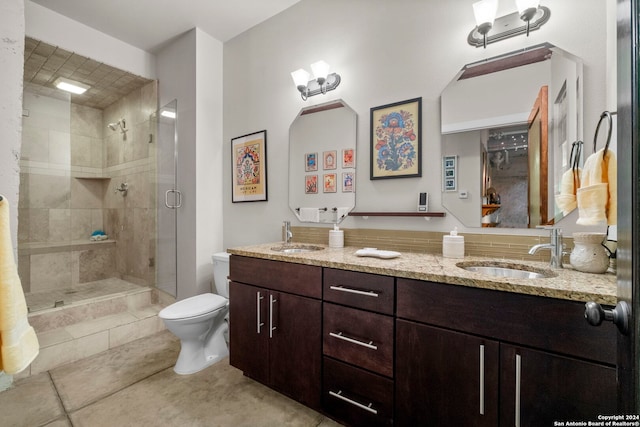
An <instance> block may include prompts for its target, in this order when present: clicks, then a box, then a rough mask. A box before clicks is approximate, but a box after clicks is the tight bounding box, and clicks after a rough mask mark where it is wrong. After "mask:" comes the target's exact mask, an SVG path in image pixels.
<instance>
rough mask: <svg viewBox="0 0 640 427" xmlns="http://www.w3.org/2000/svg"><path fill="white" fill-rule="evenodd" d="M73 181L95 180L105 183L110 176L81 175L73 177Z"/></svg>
mask: <svg viewBox="0 0 640 427" xmlns="http://www.w3.org/2000/svg"><path fill="white" fill-rule="evenodd" d="M74 178H75V179H95V180H103V181H106V180H108V179H111V177H110V176H88V175H87V176H83V175H79V176H74Z"/></svg>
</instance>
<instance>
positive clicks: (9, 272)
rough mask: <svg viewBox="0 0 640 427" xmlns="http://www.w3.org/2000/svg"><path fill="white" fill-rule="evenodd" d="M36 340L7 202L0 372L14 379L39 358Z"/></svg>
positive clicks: (0, 251)
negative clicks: (21, 278)
mask: <svg viewBox="0 0 640 427" xmlns="http://www.w3.org/2000/svg"><path fill="white" fill-rule="evenodd" d="M39 351H40V347H39V344H38V338H37V337H36V333H35V331H34V330H33V328H32V327H31V326H30V325H29V322H28V319H27V303H26V302H25V299H24V293H23V291H22V284H21V283H20V277H18V269H17V267H16V263H15V260H14V257H13V246H12V244H11V230H10V227H9V202H8V201H7V198H6V197H3V198H2V200H1V201H0V370H3V371H4V372H6V373H7V374H10V375H13V374H17V373H18V372H21V371H23V370H24V369H25V368H26V367H28V366H29V365H30V364H31V362H33V360H34V359H35V358H36V356H38V352H39Z"/></svg>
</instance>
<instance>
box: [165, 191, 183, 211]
mask: <svg viewBox="0 0 640 427" xmlns="http://www.w3.org/2000/svg"><path fill="white" fill-rule="evenodd" d="M170 193H173V194H175V195H176V198H175V200H177V203H176V204H175V205H170V204H169V194H170ZM164 205H165V206H166V207H168V208H169V209H177V208H179V207H182V193H181V192H179V191H178V190H167V191H165V193H164Z"/></svg>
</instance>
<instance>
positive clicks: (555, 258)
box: [529, 228, 564, 268]
mask: <svg viewBox="0 0 640 427" xmlns="http://www.w3.org/2000/svg"><path fill="white" fill-rule="evenodd" d="M538 249H549V250H550V251H551V259H550V260H549V266H550V267H552V268H562V256H563V255H564V244H563V243H562V229H560V228H552V229H551V235H550V236H549V243H540V244H538V245H534V246H532V247H531V249H529V255H534V254H535V253H536V252H538Z"/></svg>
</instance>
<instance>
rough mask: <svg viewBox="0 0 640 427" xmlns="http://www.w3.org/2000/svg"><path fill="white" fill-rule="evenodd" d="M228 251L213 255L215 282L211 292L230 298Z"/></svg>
mask: <svg viewBox="0 0 640 427" xmlns="http://www.w3.org/2000/svg"><path fill="white" fill-rule="evenodd" d="M230 255H231V254H229V253H227V252H218V253H216V254H213V255H212V256H211V260H212V261H213V283H214V287H213V289H211V292H213V293H215V294H218V295H220V296H223V297H225V298H227V299H228V298H229V280H228V279H227V277H229V256H230Z"/></svg>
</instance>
